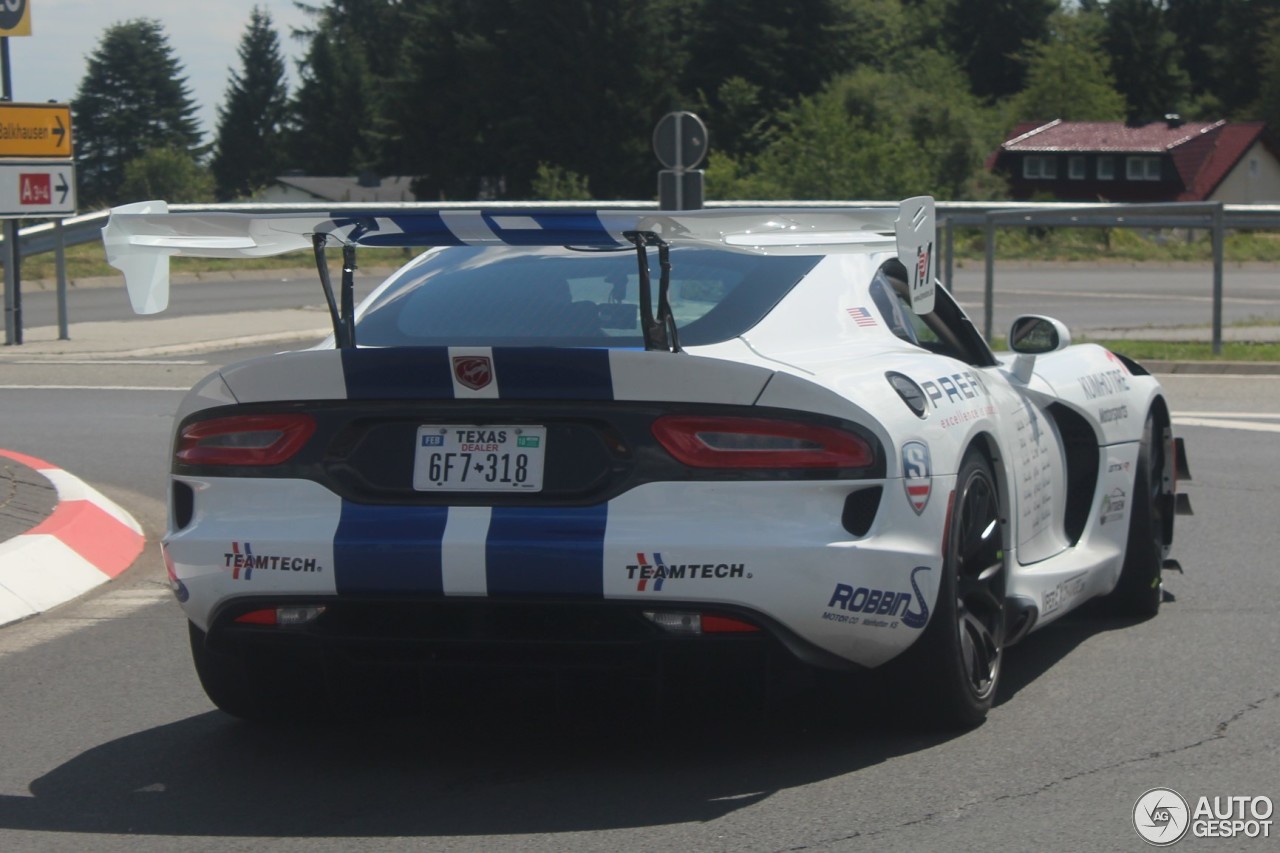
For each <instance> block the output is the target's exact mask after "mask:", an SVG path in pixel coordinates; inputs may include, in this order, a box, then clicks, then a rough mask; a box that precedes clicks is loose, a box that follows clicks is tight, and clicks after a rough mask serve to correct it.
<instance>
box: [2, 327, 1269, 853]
mask: <svg viewBox="0 0 1280 853" xmlns="http://www.w3.org/2000/svg"><path fill="white" fill-rule="evenodd" d="M242 354H243V353H240V352H221V353H211V354H207V355H202V356H199V357H196V358H186V359H184V358H174V359H159V360H151V361H135V362H131V363H126V364H88V365H86V364H79V365H70V364H26V365H21V366H18V365H9V366H4V369H5V370H17V369H21V370H22V371H23V373H22V375H23V378H24V383H25V384H32V385H41V384H43V385H47V386H60V387H59V388H57V389H55V388H51V387H50V388H45V389H39V388H37V389H30V390H13V389H6V390H4V391H0V423H2V424H3V437H2V441H3V444H4V445H5V446H8V447H12V448H15V449H19V450H22V451H23V452H27V453H31V454H33V455H37V456H41V457H44V458H48V459H52V460H54V461H56V462H57V463H58V464H60V465H62V466H64V467H66V468H68V469H69V470H72V471H74V472H75V473H76V474H77V475H79V476H81V477H82V478H84V479H86V480H88V481H89V482H91V483H92V484H94V485H96V486H98V487H99V488H100V489H102V490H103V491H104V492H106V493H107V494H108V495H109V496H110V497H112V498H114V499H115V500H117V501H119V502H120V503H121V504H122V505H124V506H125V507H126V508H128V509H129V510H130V511H131V512H133V513H134V514H135V515H136V516H137V518H138V519H139V521H141V522H142V524H143V526H144V528H145V529H146V531H147V533H148V534H149V537H150V538H152V539H154V538H155V536H156V535H157V534H158V532H159V530H160V528H161V525H162V523H163V505H162V498H163V480H164V467H165V460H164V455H165V448H166V447H167V444H168V430H169V426H170V422H169V421H170V413H171V412H172V410H173V407H174V406H175V405H176V403H177V400H178V396H179V393H180V392H179V391H177V390H172V389H175V388H180V387H185V386H186V385H188V384H190V382H191V381H192V380H193V379H194V378H195V377H196V376H197V375H202V374H203V373H205V372H207V371H208V370H210V369H212V367H213V366H214V365H216V364H218V363H221V362H223V361H226V360H231V359H233V358H236V357H239V356H240V355H242ZM191 362H205V363H191ZM8 381H9V380H8V379H3V378H0V385H3V384H7V383H8ZM1165 382H1166V385H1167V388H1168V392H1169V397H1170V401H1171V404H1172V407H1173V409H1174V410H1175V423H1176V424H1178V425H1180V426H1179V431H1180V432H1181V433H1182V434H1183V435H1184V436H1186V439H1187V445H1188V447H1189V458H1190V463H1191V468H1192V471H1193V473H1194V475H1195V480H1194V482H1192V483H1190V484H1186V485H1185V486H1184V490H1185V491H1187V492H1188V493H1189V494H1190V495H1191V499H1192V502H1193V504H1194V506H1195V509H1196V515H1195V516H1192V517H1181V518H1179V520H1178V524H1179V527H1178V532H1177V538H1176V542H1175V551H1174V556H1176V557H1177V558H1178V559H1179V560H1180V561H1181V563H1182V565H1183V567H1184V568H1185V570H1186V572H1185V574H1181V575H1179V574H1174V575H1171V576H1169V577H1168V578H1167V590H1168V593H1169V595H1168V600H1166V603H1165V606H1164V608H1163V611H1162V613H1161V614H1160V616H1158V617H1157V618H1155V619H1153V620H1149V621H1146V622H1140V623H1131V622H1119V621H1115V620H1107V619H1100V618H1096V617H1092V618H1091V617H1088V616H1086V615H1080V616H1072V617H1068V618H1067V619H1066V620H1064V621H1062V622H1059V623H1055V624H1054V625H1051V626H1049V627H1048V628H1046V629H1045V630H1044V631H1043V632H1038V633H1036V634H1033V635H1032V636H1031V637H1030V638H1029V639H1028V640H1027V641H1026V642H1024V643H1023V644H1022V645H1020V646H1018V647H1016V648H1015V649H1013V650H1011V651H1010V653H1009V654H1008V656H1007V664H1006V667H1007V668H1006V673H1005V676H1004V681H1003V685H1002V691H1001V695H1000V697H999V700H998V704H997V706H996V708H995V709H994V710H993V712H992V713H991V715H990V718H989V719H988V721H987V723H986V724H985V725H983V726H982V727H980V728H978V729H976V730H974V731H971V732H968V733H965V734H962V735H948V736H939V735H926V734H920V733H916V732H912V731H910V730H904V729H901V728H899V727H897V726H895V725H894V724H893V722H892V721H886V720H883V719H880V718H878V717H877V716H876V715H875V714H874V713H870V712H872V711H874V709H875V708H877V707H878V706H880V705H881V704H882V701H883V699H884V698H885V697H882V696H879V695H876V694H875V693H874V692H856V691H855V692H853V693H842V694H823V699H824V701H823V702H821V703H817V704H815V703H812V702H808V703H804V704H800V705H787V704H786V703H781V704H780V705H779V706H778V707H775V709H774V710H773V711H772V712H771V713H770V714H768V715H760V714H757V713H755V712H753V711H752V710H751V708H752V707H753V706H752V705H751V704H750V703H748V702H744V701H742V699H741V697H738V696H722V697H716V698H713V699H711V700H703V701H687V702H686V701H682V697H672V702H671V703H669V704H667V705H665V706H661V707H657V706H655V705H654V704H653V703H652V702H651V701H647V697H646V696H645V694H643V693H640V694H636V693H632V692H630V691H602V692H599V693H593V694H587V695H579V694H575V693H573V692H569V691H565V690H561V691H540V690H530V689H523V688H518V687H511V688H507V689H504V690H502V691H497V690H495V692H493V693H492V694H486V695H483V696H472V697H467V696H459V697H445V698H450V699H454V700H456V701H454V702H448V703H445V704H446V705H447V706H448V707H445V708H442V709H441V710H440V711H439V712H438V713H435V714H432V715H429V716H426V717H410V718H406V719H401V720H393V721H383V722H377V723H370V724H369V725H368V726H366V727H360V726H347V727H343V728H337V729H335V728H323V727H316V726H314V725H313V724H312V721H310V720H307V719H305V718H303V719H289V720H281V721H280V722H281V725H280V727H279V728H278V729H277V730H274V731H271V732H263V731H260V730H255V729H253V728H251V727H248V726H245V725H242V724H239V723H237V722H234V721H232V720H231V719H230V718H227V717H225V716H223V715H221V714H220V713H218V712H216V711H214V710H212V708H211V706H210V704H209V703H208V701H207V700H206V699H205V697H204V695H203V693H202V692H201V690H200V688H199V686H198V684H197V682H196V680H195V676H194V674H193V673H192V671H191V667H190V664H189V659H188V653H187V648H186V636H185V628H184V620H183V617H182V615H181V612H180V611H179V609H178V607H177V605H176V604H175V603H174V602H173V601H172V600H171V598H170V597H169V594H168V592H167V589H166V587H165V584H164V583H163V569H162V567H161V566H160V561H159V556H158V552H157V550H156V549H155V548H154V547H149V548H148V549H147V551H146V552H145V553H144V555H143V556H142V557H141V558H140V559H139V560H138V562H137V563H136V564H135V566H134V567H133V568H131V569H130V570H129V572H127V573H126V574H125V575H124V576H122V577H121V578H120V579H119V580H117V581H115V582H113V583H111V584H109V585H108V586H107V587H106V588H103V589H100V590H99V591H97V592H95V593H93V594H91V595H89V596H87V597H86V598H84V599H82V600H80V601H77V602H73V603H71V604H69V605H67V606H64V607H62V608H60V609H58V610H56V611H54V612H51V613H48V614H45V615H43V616H40V617H37V618H35V619H32V620H29V621H27V622H24V623H19V624H16V625H11V626H9V627H6V628H4V629H2V630H0V708H3V709H4V720H5V722H4V726H3V728H2V729H0V850H3V851H5V853H10V852H11V851H13V852H14V853H18V852H19V851H21V852H22V853H25V851H62V850H76V851H80V850H85V849H88V850H93V851H126V850H128V851H224V850H225V851H233V850H234V851H238V850H247V849H253V850H280V851H295V850H296V851H304V850H305V851H348V850H352V849H360V850H390V851H410V850H413V851H420V850H486V851H488V850H545V851H562V850H734V851H736V850H798V849H815V850H875V851H929V850H939V851H941V850H981V851H984V853H985V851H990V850H993V849H996V850H1004V849H1036V850H1064V851H1066V850H1070V851H1090V850H1098V851H1103V850H1106V851H1110V850H1141V849H1145V844H1144V843H1143V842H1142V841H1141V840H1140V839H1139V838H1138V836H1137V834H1136V833H1135V831H1134V829H1133V827H1132V823H1131V811H1132V809H1133V805H1134V802H1135V801H1136V800H1137V798H1138V797H1139V796H1140V795H1141V794H1142V793H1143V792H1145V791H1147V790H1148V789H1150V788H1153V787H1157V786H1167V787H1171V788H1173V789H1175V790H1177V791H1179V792H1180V793H1182V794H1183V795H1184V796H1186V797H1188V798H1195V797H1198V796H1201V795H1205V796H1209V797H1213V796H1215V795H1217V796H1221V797H1226V796H1255V795H1266V796H1269V797H1270V798H1271V799H1272V801H1276V800H1280V773H1278V772H1277V769H1276V768H1277V767H1280V746H1278V744H1277V740H1276V737H1275V733H1276V732H1277V731H1280V674H1277V668H1276V665H1275V661H1276V660H1277V659H1278V658H1280V631H1278V630H1277V629H1276V625H1277V624H1278V621H1280V620H1278V617H1280V614H1278V613H1277V610H1278V608H1277V603H1276V602H1277V600H1280V573H1277V572H1276V571H1275V557H1274V554H1275V553H1276V552H1277V549H1278V548H1280V533H1278V532H1277V525H1276V523H1275V506H1276V505H1277V497H1278V495H1277V491H1280V486H1277V479H1278V478H1277V476H1276V474H1277V472H1280V445H1278V444H1277V442H1276V433H1277V432H1280V378H1275V377H1247V378H1244V377H1241V378H1232V377H1222V376H1213V377H1197V376H1171V377H1166V378H1165ZM68 386H71V387H68ZM95 386H97V387H95ZM102 386H116V387H128V388H131V389H144V388H152V389H154V390H129V391H121V390H104V389H103V388H102ZM1273 830H1275V831H1273V832H1272V839H1271V840H1270V841H1263V840H1253V841H1250V840H1246V839H1233V840H1224V839H1193V838H1187V839H1184V840H1183V841H1182V842H1180V843H1179V844H1178V849H1187V850H1211V851H1218V850H1268V849H1274V837H1275V835H1276V831H1280V829H1277V828H1275V827H1273Z"/></svg>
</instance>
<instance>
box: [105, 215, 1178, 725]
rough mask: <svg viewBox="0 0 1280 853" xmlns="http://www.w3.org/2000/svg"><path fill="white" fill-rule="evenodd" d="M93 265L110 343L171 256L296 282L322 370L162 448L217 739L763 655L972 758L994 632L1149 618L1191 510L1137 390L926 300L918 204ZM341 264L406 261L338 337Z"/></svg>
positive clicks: (204, 419) (214, 414)
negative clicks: (866, 698) (942, 737)
mask: <svg viewBox="0 0 1280 853" xmlns="http://www.w3.org/2000/svg"><path fill="white" fill-rule="evenodd" d="M103 238H104V242H105V244H106V249H107V256H108V259H109V260H110V262H111V263H112V264H113V265H115V266H116V267H118V268H119V269H121V270H122V271H123V272H124V273H125V275H126V279H127V285H128V289H129V294H130V297H131V299H132V301H133V305H134V308H135V310H137V311H139V312H142V313H150V312H154V311H158V310H162V309H163V308H164V307H165V305H166V304H167V299H168V258H169V256H171V255H199V256H215V257H235V256H260V255H268V254H276V253H281V252H286V251H296V250H298V249H307V248H309V249H312V250H314V252H315V254H316V259H317V265H318V272H319V275H320V278H321V283H322V284H323V286H324V290H325V294H326V298H327V300H328V303H329V307H330V311H331V314H332V318H333V324H334V335H333V337H332V338H331V339H330V340H329V341H327V342H326V343H324V344H322V345H320V346H319V347H317V348H314V349H310V350H305V351H300V352H290V353H284V354H280V355H276V356H271V357H267V358H259V359H254V360H250V361H246V362H242V363H238V364H234V365H231V366H229V367H226V368H224V369H222V370H219V371H217V372H216V373H214V374H212V375H211V376H209V377H208V378H206V379H205V380H203V381H202V382H200V383H199V384H198V385H197V386H196V387H195V388H193V389H192V390H191V392H190V393H189V394H188V395H187V397H186V398H185V400H184V401H183V403H182V406H181V409H180V411H179V412H178V413H177V419H176V434H175V436H174V443H173V448H172V477H171V488H170V493H169V496H168V499H169V523H168V531H167V533H166V534H165V536H164V540H163V552H164V558H165V563H166V565H167V568H168V573H169V578H170V581H171V582H172V586H173V589H174V592H175V593H176V595H177V597H178V600H179V601H180V602H181V603H182V606H183V608H184V609H185V611H186V615H187V617H188V618H189V620H190V634H191V647H192V654H193V657H194V661H195V666H196V670H197V671H198V674H199V676H200V679H201V682H202V683H203V685H204V687H205V689H206V691H207V692H208V694H209V696H210V698H211V699H212V700H213V701H214V703H216V704H217V705H218V706H219V707H220V708H222V709H224V710H225V711H227V712H229V713H231V714H234V715H237V716H240V717H244V718H248V719H259V720H266V719H271V718H273V717H275V716H277V715H280V714H286V715H287V714H288V713H289V712H290V711H291V710H298V709H303V708H306V709H309V710H310V711H312V712H314V711H316V710H317V708H319V707H321V706H322V705H323V706H324V707H337V708H342V707H346V704H345V702H346V700H348V699H350V698H351V696H350V695H349V694H350V693H351V692H352V691H350V690H344V689H343V688H342V685H343V684H345V683H347V682H345V681H344V680H343V679H339V678H335V677H334V676H335V674H342V673H345V674H351V673H355V674H357V675H361V676H368V675H370V674H372V673H379V674H381V673H384V672H390V673H392V674H393V678H392V681H393V682H398V683H409V682H412V683H413V684H415V685H417V686H415V688H414V689H415V690H417V689H418V687H420V685H421V684H422V683H423V682H422V681H420V680H419V679H420V678H422V677H423V676H424V673H425V674H426V675H427V676H430V674H431V673H435V672H441V671H452V672H458V671H462V672H486V671H489V670H491V669H492V668H495V667H509V666H521V667H531V668H538V667H551V668H556V669H560V670H563V669H568V670H570V671H583V672H585V671H587V670H595V669H604V670H608V669H612V668H618V669H621V670H623V671H631V672H656V671H660V670H661V669H662V666H663V665H664V664H663V662H665V665H666V666H667V667H668V668H670V666H671V665H672V664H673V662H674V663H676V664H683V663H684V662H686V661H692V660H695V659H701V658H702V657H703V656H704V655H705V656H706V657H707V658H708V659H709V660H710V661H712V665H713V666H715V667H722V666H728V665H729V664H728V663H727V661H729V660H730V659H737V657H738V656H740V655H745V656H746V660H748V661H759V660H762V659H763V658H761V657H759V656H761V655H763V656H766V657H767V656H769V655H772V656H774V658H775V659H778V658H779V657H781V658H785V659H786V660H788V661H799V662H802V663H803V664H806V665H809V666H811V667H817V668H821V669H827V670H833V671H845V672H856V671H862V670H867V669H871V668H882V669H883V670H884V671H887V672H889V673H890V675H891V676H893V677H895V678H897V680H898V682H900V687H901V690H900V691H895V692H896V693H905V694H906V695H908V696H913V697H914V698H913V700H912V701H911V702H910V703H909V704H910V705H911V707H912V708H913V709H914V710H916V711H921V712H923V713H924V714H925V715H926V716H927V717H928V718H929V722H931V723H935V724H942V725H947V726H965V725H974V724H976V723H978V722H980V721H981V720H982V719H983V718H984V717H985V715H986V713H987V711H988V709H989V708H990V707H991V704H992V700H993V697H994V696H995V693H996V690H997V684H998V680H999V676H1000V670H1001V660H1002V656H1003V653H1004V650H1005V649H1006V648H1007V647H1009V646H1010V645H1012V644H1013V643H1015V642H1017V641H1018V640H1020V639H1022V638H1023V637H1024V636H1025V635H1026V634H1028V633H1029V632H1031V631H1033V630H1035V629H1037V628H1040V627H1042V626H1044V625H1047V624H1049V623H1050V622H1052V621H1054V620H1055V619H1057V618H1059V617H1061V616H1062V615H1063V614H1065V613H1067V612H1069V611H1071V610H1072V609H1073V608H1076V607H1078V606H1079V605H1081V604H1083V603H1084V602H1085V601H1087V600H1089V599H1093V598H1097V597H1100V596H1101V597H1105V598H1106V599H1107V600H1108V601H1109V602H1110V603H1111V604H1112V605H1114V608H1115V609H1116V610H1118V611H1120V612H1123V613H1127V614H1132V615H1138V616H1149V615H1152V614H1154V613H1155V612H1156V611H1157V609H1158V608H1159V606H1160V600H1161V594H1162V591H1161V570H1162V567H1164V566H1165V565H1166V563H1167V562H1169V561H1167V555H1168V549H1169V545H1170V542H1171V541H1172V537H1173V521H1174V515H1175V512H1177V511H1189V509H1190V508H1189V505H1188V504H1187V502H1186V499H1185V496H1179V495H1178V494H1177V492H1176V482H1177V478H1178V475H1179V472H1180V471H1181V472H1182V474H1183V476H1185V471H1186V469H1185V466H1184V465H1183V460H1184V458H1185V457H1184V455H1183V453H1182V448H1181V445H1180V442H1179V441H1178V440H1177V439H1175V438H1174V437H1173V435H1172V432H1171V429H1170V417H1169V407H1168V405H1167V403H1166V401H1165V398H1164V395H1163V393H1162V391H1161V388H1160V385H1159V383H1158V382H1157V381H1156V379H1155V378H1154V377H1152V376H1151V375H1149V374H1148V373H1147V371H1145V370H1143V369H1142V368H1141V367H1140V366H1139V365H1137V364H1135V363H1134V362H1132V361H1130V360H1128V359H1126V358H1123V357H1121V356H1117V355H1115V354H1113V353H1111V352H1109V351H1107V350H1106V349H1103V348H1102V347H1099V346H1096V345H1090V344H1081V345H1072V344H1071V340H1070V334H1069V333H1068V331H1067V329H1066V328H1065V327H1064V326H1063V325H1062V324H1061V323H1059V322H1057V321H1055V320H1052V319H1049V318H1045V317H1039V316H1028V317H1022V318H1019V319H1018V320H1016V321H1015V322H1014V324H1013V327H1012V331H1011V333H1010V339H1009V340H1010V345H1011V347H1012V349H1013V350H1014V352H1012V353H1008V354H996V353H993V352H992V351H991V350H990V349H989V348H988V345H987V343H986V342H985V341H984V340H983V338H982V336H981V335H980V334H979V333H978V331H977V330H976V329H975V327H974V326H973V324H972V323H971V322H970V321H969V319H968V318H967V317H966V316H965V314H964V312H963V311H962V310H961V309H960V308H959V306H958V305H957V304H956V303H955V302H954V301H953V300H952V298H951V297H950V295H949V294H948V293H947V292H946V290H945V289H944V288H942V287H940V286H938V285H937V284H936V280H935V278H934V269H933V246H934V241H935V226H934V204H933V200H932V199H930V198H927V197H920V198H913V199H908V200H906V201H904V202H902V203H901V204H900V205H898V206H897V207H886V208H876V207H868V208H857V209H824V210H799V209H782V208H755V209H748V208H742V209H720V210H702V211H692V212H670V213H667V212H660V211H609V210H592V211H583V210H570V209H557V208H530V209H527V210H511V209H501V210H498V209H495V210H477V209H468V210H449V209H436V208H432V209H428V208H425V207H421V208H418V207H413V208H396V209H382V210H377V209H368V210H363V209H362V210H360V211H357V212H351V211H343V212H337V213H332V214H330V215H322V214H306V213H278V214H267V215H251V214H237V213H202V214H196V213H186V214H180V213H169V212H168V211H167V208H166V206H165V205H164V204H163V202H145V203H142V204H138V205H130V206H127V207H121V208H117V209H115V210H114V211H113V212H112V215H111V219H110V222H109V224H108V226H107V227H106V228H105V229H104V232H103ZM326 246H340V247H341V248H342V251H343V255H344V273H343V277H342V281H341V283H340V288H339V290H338V292H337V293H335V288H334V287H333V284H332V283H331V282H330V278H329V273H328V266H327V263H326V262H325V260H324V250H325V247H326ZM357 246H361V247H363V246H370V247H404V246H415V247H430V248H427V249H426V250H425V251H424V252H423V253H422V254H421V255H419V256H418V257H417V258H415V259H414V260H413V261H412V262H410V263H408V264H407V265H405V266H404V267H403V268H401V269H400V270H399V271H398V272H396V273H395V274H394V275H393V276H391V278H390V279H389V280H388V281H386V282H385V283H384V284H383V285H381V286H380V287H379V288H378V289H377V290H376V291H375V292H374V293H373V294H372V295H371V296H370V297H369V298H368V299H366V300H364V301H363V302H362V303H361V304H360V305H359V307H358V308H357V307H356V306H354V305H353V302H354V300H353V298H352V271H353V270H354V268H355V249H356V247H357ZM655 662H656V663H655ZM427 683H429V682H427ZM355 692H356V693H358V692H359V691H355Z"/></svg>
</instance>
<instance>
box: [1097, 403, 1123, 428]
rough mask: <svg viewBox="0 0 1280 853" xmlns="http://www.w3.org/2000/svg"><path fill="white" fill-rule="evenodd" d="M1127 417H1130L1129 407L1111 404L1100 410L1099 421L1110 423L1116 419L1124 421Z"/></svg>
mask: <svg viewBox="0 0 1280 853" xmlns="http://www.w3.org/2000/svg"><path fill="white" fill-rule="evenodd" d="M1127 417H1129V407H1128V406H1125V405H1120V406H1110V407H1108V408H1105V409H1099V410H1098V422H1099V423H1104V424H1108V423H1112V422H1114V421H1122V420H1124V419H1125V418H1127Z"/></svg>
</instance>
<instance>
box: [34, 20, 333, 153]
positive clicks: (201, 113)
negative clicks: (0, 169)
mask: <svg viewBox="0 0 1280 853" xmlns="http://www.w3.org/2000/svg"><path fill="white" fill-rule="evenodd" d="M27 2H28V3H29V4H30V6H31V35H29V36H14V37H12V38H10V39H9V71H10V75H11V81H12V89H13V100H14V101H16V102H36V103H39V102H43V101H57V102H59V103H67V102H69V101H71V100H72V99H73V98H74V97H75V94H76V90H77V89H79V88H80V81H81V80H83V79H84V75H85V70H86V68H87V66H88V59H89V56H90V55H91V54H93V53H94V52H96V51H97V50H98V48H99V47H100V45H101V43H102V36H103V34H104V33H105V32H106V30H107V28H108V27H110V26H112V25H114V24H120V23H124V22H126V21H132V20H136V19H138V18H150V19H151V20H154V21H159V22H160V26H161V27H162V28H163V29H164V33H165V36H166V37H167V38H168V41H169V46H170V47H171V48H172V49H173V56H174V58H175V59H176V60H177V61H178V63H179V64H180V65H181V66H182V69H183V72H184V75H185V77H186V79H187V88H188V89H189V90H190V92H191V98H192V100H193V101H194V102H195V103H196V105H197V110H198V111H197V113H196V120H197V121H199V123H200V129H201V130H202V131H203V132H204V134H205V137H204V139H205V142H210V141H212V139H213V135H214V133H215V131H216V130H217V120H218V119H217V106H218V105H219V104H220V103H221V102H222V101H223V99H224V98H225V97H226V94H227V86H228V85H230V82H231V72H232V71H233V70H235V71H239V70H240V57H239V56H238V55H237V53H236V50H237V49H238V48H239V46H240V40H241V39H242V38H243V37H244V34H245V30H246V28H247V27H248V26H249V16H250V14H251V13H252V11H253V7H254V6H259V7H261V8H262V9H264V10H265V11H266V12H267V13H268V14H269V15H270V16H271V21H272V24H273V25H274V26H275V29H276V33H277V34H278V35H279V37H280V49H281V52H282V53H283V54H284V56H285V65H286V66H287V67H288V72H289V85H290V91H292V87H293V86H294V85H295V84H296V82H297V79H298V78H297V71H296V62H295V60H297V59H299V58H300V57H301V56H302V53H303V45H302V44H301V43H300V42H298V41H297V40H296V39H293V38H292V37H290V35H289V30H290V28H293V27H300V26H305V25H306V24H307V23H308V19H307V16H306V15H305V14H304V13H302V12H300V11H298V10H297V9H296V8H295V7H294V5H293V0H27ZM312 4H313V5H317V6H320V5H324V3H323V2H322V0H312ZM73 130H74V125H73Z"/></svg>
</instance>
